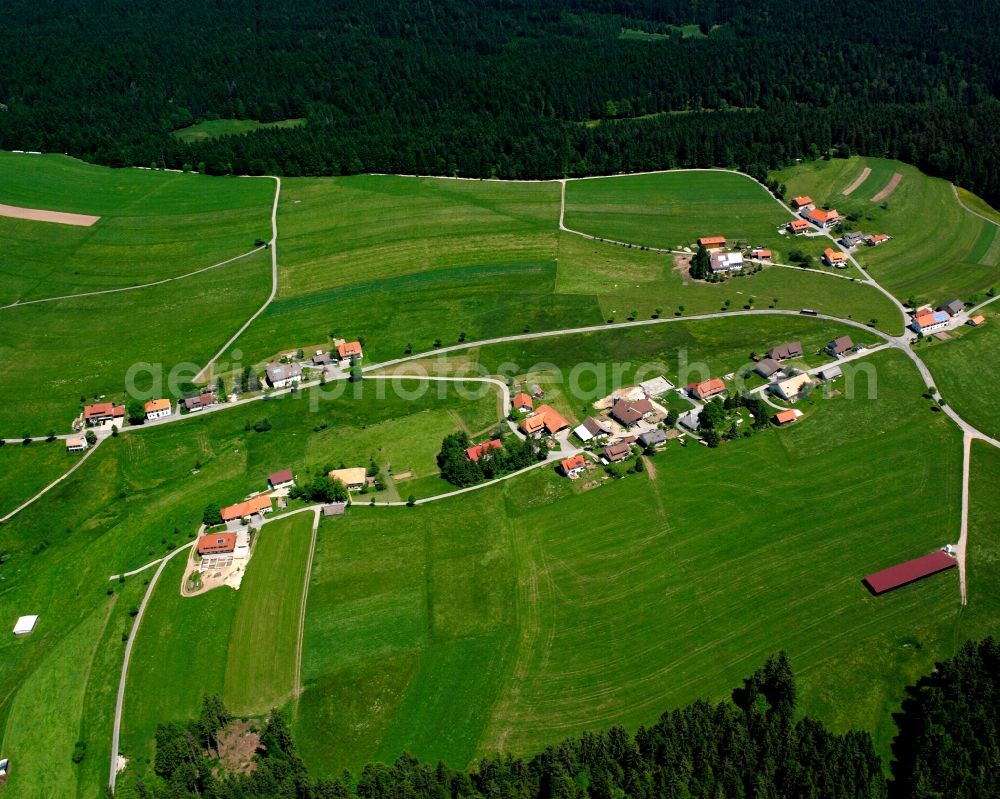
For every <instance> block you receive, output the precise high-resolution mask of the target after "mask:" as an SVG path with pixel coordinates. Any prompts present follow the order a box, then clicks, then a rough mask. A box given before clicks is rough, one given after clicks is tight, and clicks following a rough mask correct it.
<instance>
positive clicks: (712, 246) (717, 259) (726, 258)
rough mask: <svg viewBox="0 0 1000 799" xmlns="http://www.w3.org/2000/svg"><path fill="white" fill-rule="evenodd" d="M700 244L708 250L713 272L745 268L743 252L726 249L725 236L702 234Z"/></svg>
mask: <svg viewBox="0 0 1000 799" xmlns="http://www.w3.org/2000/svg"><path fill="white" fill-rule="evenodd" d="M698 246H699V247H704V248H705V249H706V250H707V251H708V260H709V268H710V269H711V270H712V274H715V275H724V274H728V273H730V272H740V271H742V269H743V253H741V252H735V251H729V250H727V249H726V238H725V236H702V237H701V238H700V239H698Z"/></svg>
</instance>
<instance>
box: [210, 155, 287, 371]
mask: <svg viewBox="0 0 1000 799" xmlns="http://www.w3.org/2000/svg"><path fill="white" fill-rule="evenodd" d="M243 177H250V176H248V175H244V176H243ZM261 177H264V178H268V179H269V180H273V181H274V202H273V203H272V205H271V240H270V241H269V242H268V243H267V245H266V246H267V247H270V248H271V293H270V294H268V296H267V299H266V300H264V304H263V305H261V306H260V308H258V309H257V311H256V312H255V313H254V314H253V316H251V317H250V318H249V319H247V320H246V322H244V323H243V325H242V327H240V329H239V330H237V331H236V332H235V333H234V334H233V335H232V337H231V338H230V339H229V340H228V341H227V342H226V343H225V344H223V345H222V347H221V348H220V349H219V351H218V352H217V353H215V355H213V356H212V359H211V360H210V361H209V362H208V363H206V364H205V365H204V366H203V367H202V368H201V371H199V372H198V374H197V375H195V378H194V380H195V382H197V381H198V380H200V379H201V377H202V375H204V374H205V372H207V371H210V370H211V368H212V367H213V366H215V362H216V361H217V360H219V358H221V357H222V356H223V354H224V353H225V352H226V350H227V349H229V347H230V346H231V345H232V344H233V342H235V341H236V339H238V338H239V337H240V336H242V335H243V333H244V331H246V329H247V328H248V327H250V325H252V324H253V323H254V321H255V320H256V319H257V317H258V316H260V315H261V314H262V313H264V311H265V310H267V306H268V305H270V304H271V303H272V302H274V298H275V297H276V296H277V294H278V198H279V197H280V196H281V178H279V177H278V176H277V175H261Z"/></svg>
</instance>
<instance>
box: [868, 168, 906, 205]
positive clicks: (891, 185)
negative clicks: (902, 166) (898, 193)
mask: <svg viewBox="0 0 1000 799" xmlns="http://www.w3.org/2000/svg"><path fill="white" fill-rule="evenodd" d="M902 179H903V173H902V172H896V173H895V174H894V175H893V176H892V178H891V179H890V180H889V182H888V183H886V184H885V188H884V189H882V191H880V192H879V193H878V194H876V195H875V196H874V197H872V202H873V203H880V202H882V200H884V199H885V198H886V197H888V196H889V195H890V194H892V193H893V192H894V191H895V190H896V186H898V185H899V181H901V180H902Z"/></svg>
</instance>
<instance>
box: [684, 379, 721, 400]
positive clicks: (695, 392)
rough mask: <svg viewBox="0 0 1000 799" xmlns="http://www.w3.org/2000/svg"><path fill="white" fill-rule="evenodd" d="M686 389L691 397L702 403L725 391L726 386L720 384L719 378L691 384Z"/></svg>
mask: <svg viewBox="0 0 1000 799" xmlns="http://www.w3.org/2000/svg"><path fill="white" fill-rule="evenodd" d="M687 388H688V393H689V394H690V395H691V396H692V397H694V398H695V399H700V400H702V401H704V400H709V399H711V398H712V397H714V396H716V395H718V394H721V393H722V392H723V391H725V390H726V384H725V383H724V382H722V379H721V378H719V377H713V378H711V379H710V380H702V381H701V382H700V383H691V385H689V386H688V387H687Z"/></svg>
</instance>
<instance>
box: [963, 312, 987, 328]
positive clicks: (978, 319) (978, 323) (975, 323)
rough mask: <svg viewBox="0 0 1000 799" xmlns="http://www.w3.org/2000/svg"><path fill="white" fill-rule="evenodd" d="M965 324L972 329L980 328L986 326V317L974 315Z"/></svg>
mask: <svg viewBox="0 0 1000 799" xmlns="http://www.w3.org/2000/svg"><path fill="white" fill-rule="evenodd" d="M965 324H967V325H972V327H982V326H983V325H985V324H986V317H985V316H983V315H982V314H976V315H975V316H973V317H972V318H971V319H970V320H969V321H968V322H966V323H965Z"/></svg>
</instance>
